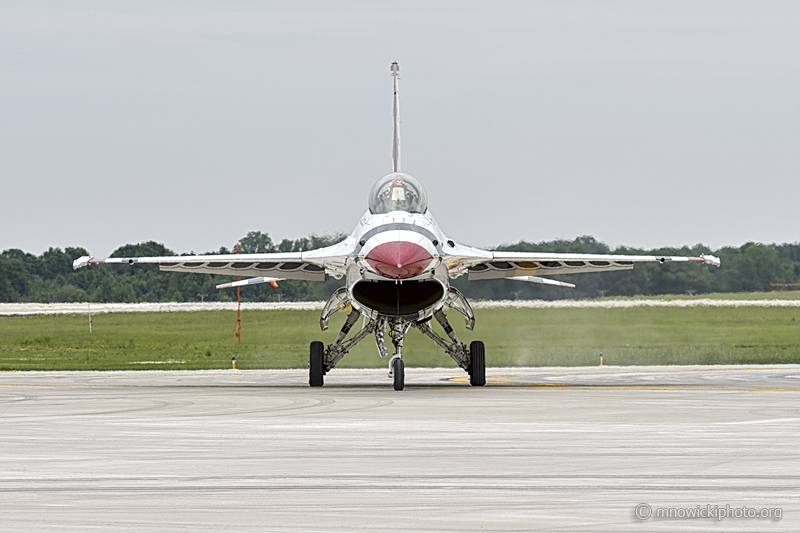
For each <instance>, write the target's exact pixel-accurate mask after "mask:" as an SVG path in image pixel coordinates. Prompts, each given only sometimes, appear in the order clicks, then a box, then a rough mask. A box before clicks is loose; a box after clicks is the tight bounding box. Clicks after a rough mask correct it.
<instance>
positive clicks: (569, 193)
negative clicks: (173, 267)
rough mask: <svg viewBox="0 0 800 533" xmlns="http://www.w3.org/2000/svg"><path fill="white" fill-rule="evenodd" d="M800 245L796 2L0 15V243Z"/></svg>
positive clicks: (125, 8)
mask: <svg viewBox="0 0 800 533" xmlns="http://www.w3.org/2000/svg"><path fill="white" fill-rule="evenodd" d="M394 60H397V61H398V62H399V63H400V66H401V82H400V94H401V119H402V127H401V137H402V170H403V171H405V172H407V173H409V174H412V175H413V176H415V177H416V178H418V179H419V180H421V181H422V183H423V184H424V185H425V187H426V188H427V190H428V196H429V200H430V210H431V212H432V213H433V214H434V215H435V216H436V218H437V220H438V222H439V225H440V226H441V227H442V229H443V230H444V231H445V233H447V234H448V235H449V236H450V237H452V238H454V239H455V240H457V241H460V242H463V243H467V244H472V245H477V246H492V245H497V244H500V243H507V242H516V241H518V240H520V239H525V240H528V241H542V240H550V239H555V238H568V239H571V238H574V237H576V236H578V235H587V234H588V235H593V236H595V237H596V238H597V239H599V240H602V241H605V242H607V243H609V244H610V245H612V246H615V245H620V244H625V245H629V246H637V247H657V246H668V245H683V244H695V243H699V242H702V243H705V244H707V245H709V246H711V247H715V248H716V247H720V246H725V245H736V246H738V245H741V244H743V243H745V242H747V241H751V240H752V241H760V242H796V241H798V240H800V2H798V1H784V2H769V1H763V0H761V1H757V2H741V1H728V0H725V1H720V2H710V1H709V2H703V1H690V2H676V1H664V2H639V1H636V2H599V1H592V2H578V1H571V2H564V1H558V2H534V1H524V2H502V1H491V2H468V1H467V2H465V1H453V2H449V1H447V2H445V1H442V2H432V1H424V2H375V1H363V2H360V1H352V2H345V1H342V2H336V1H319V2H304V1H292V2H255V1H253V2H235V1H225V2H196V1H193V2H175V1H164V0H161V1H158V2H76V1H71V2H53V3H47V2H30V1H24V2H13V1H9V0H2V2H0V201H1V202H2V203H1V204H0V250H2V249H7V248H22V249H23V250H26V251H29V252H33V253H36V254H38V253H41V252H42V251H43V250H46V249H47V248H48V247H50V246H58V247H62V248H63V247H66V246H83V247H86V248H87V249H89V251H90V252H91V253H92V254H93V255H95V256H98V257H100V256H105V255H107V254H109V253H110V252H111V251H113V250H114V249H116V248H117V247H118V246H120V245H122V244H126V243H134V242H141V241H146V240H155V241H158V242H162V243H164V244H166V245H167V246H168V247H170V248H172V249H174V250H176V251H178V252H189V251H195V252H204V251H210V250H214V249H217V248H219V247H220V246H229V247H230V246H232V245H233V244H234V243H235V242H236V240H237V239H239V238H240V237H242V236H243V235H245V234H246V233H247V232H248V231H251V230H260V231H264V232H268V233H269V234H270V235H271V236H272V237H273V239H275V240H280V239H283V238H298V237H302V236H306V235H308V234H310V233H333V232H336V231H344V232H347V233H349V232H350V231H352V228H353V227H354V226H355V224H356V222H357V221H358V219H359V217H360V216H361V215H362V214H363V212H364V210H365V209H366V202H367V193H368V191H369V188H370V187H371V186H372V184H373V183H374V182H375V181H376V180H377V179H378V178H379V177H381V176H382V175H384V174H387V173H389V172H390V171H391V127H392V118H391V106H392V82H391V78H390V76H389V65H390V63H391V62H392V61H394Z"/></svg>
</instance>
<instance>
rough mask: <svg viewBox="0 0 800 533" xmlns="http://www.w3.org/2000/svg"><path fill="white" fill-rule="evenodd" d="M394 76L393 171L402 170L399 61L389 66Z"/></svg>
mask: <svg viewBox="0 0 800 533" xmlns="http://www.w3.org/2000/svg"><path fill="white" fill-rule="evenodd" d="M389 69H390V71H391V73H392V77H393V78H394V113H393V114H394V138H393V140H392V172H400V96H399V95H398V94H397V82H398V80H399V79H400V65H398V64H397V61H395V62H394V63H392V66H391V67H390V68H389Z"/></svg>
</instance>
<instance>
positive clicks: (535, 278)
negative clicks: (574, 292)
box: [510, 276, 575, 289]
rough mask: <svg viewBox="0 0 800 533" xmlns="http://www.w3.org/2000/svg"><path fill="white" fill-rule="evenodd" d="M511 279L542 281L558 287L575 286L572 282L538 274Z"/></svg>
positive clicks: (572, 287)
mask: <svg viewBox="0 0 800 533" xmlns="http://www.w3.org/2000/svg"><path fill="white" fill-rule="evenodd" d="M510 279H515V280H518V281H529V282H531V283H542V284H544V285H555V286H556V287H569V288H570V289H574V288H575V285H573V284H572V283H565V282H563V281H556V280H554V279H547V278H539V277H536V276H515V277H513V278H510Z"/></svg>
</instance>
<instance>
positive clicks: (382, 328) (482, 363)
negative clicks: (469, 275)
mask: <svg viewBox="0 0 800 533" xmlns="http://www.w3.org/2000/svg"><path fill="white" fill-rule="evenodd" d="M445 305H447V306H448V307H450V308H452V309H455V310H456V311H458V312H459V313H461V314H463V315H464V318H465V319H466V321H467V329H469V330H471V329H472V327H473V326H474V325H475V317H474V314H473V313H472V308H471V307H470V305H469V302H467V300H466V298H464V296H462V295H461V293H460V292H458V291H457V290H456V289H454V288H452V287H450V288H449V289H448V294H447V299H446V301H445ZM348 306H350V300H349V298H348V297H347V291H346V290H345V289H344V287H343V288H341V289H339V290H337V291H336V292H335V293H334V294H333V296H331V298H330V299H329V300H328V302H327V303H326V304H325V306H324V307H323V310H322V316H321V318H320V327H321V328H322V330H323V331H325V330H326V329H328V319H329V318H330V317H331V316H332V315H333V314H334V313H336V312H337V311H344V310H346V309H347V308H348ZM360 316H361V312H360V311H358V310H357V309H356V308H354V307H351V309H350V313H349V314H348V315H347V319H346V320H345V322H344V325H342V329H341V331H339V334H338V335H337V336H336V339H335V340H334V341H333V343H331V344H330V345H329V346H328V347H327V348H326V347H325V345H324V344H322V343H321V342H319V341H315V342H312V343H311V348H310V352H309V358H308V384H309V385H311V386H312V387H321V386H322V384H323V382H324V377H325V374H327V373H328V371H330V370H331V369H333V368H334V367H335V366H336V364H337V363H338V362H339V361H341V359H342V357H344V356H345V355H346V354H347V352H349V351H350V350H352V349H353V348H354V347H355V346H356V345H357V344H358V343H359V342H361V341H362V340H364V338H366V337H367V336H368V335H369V334H370V333H373V332H374V333H375V344H376V346H377V348H378V354H379V355H380V356H381V357H382V358H383V357H389V349H388V347H387V346H386V334H387V332H388V334H389V337H390V338H391V341H392V344H393V345H394V349H395V353H394V355H393V356H391V357H390V358H389V377H390V378H392V380H393V382H394V390H403V389H404V388H405V364H404V363H403V355H402V351H403V340H404V339H405V336H406V334H407V333H408V330H409V329H411V327H412V326H413V327H415V328H417V329H418V330H420V331H421V332H422V333H424V334H425V335H427V336H428V337H430V338H431V340H433V342H435V343H436V344H437V345H438V346H439V347H440V348H442V349H444V351H445V352H446V353H447V355H449V356H450V357H452V358H453V360H454V361H455V362H456V364H457V365H458V366H460V367H461V368H462V369H464V370H465V371H466V372H467V373H468V374H469V383H470V385H473V386H475V387H482V386H483V385H485V384H486V356H485V349H484V346H483V342H481V341H472V342H471V343H470V345H469V349H467V347H466V346H465V345H464V343H462V342H461V341H460V340H459V339H458V337H457V336H456V333H455V331H453V328H452V326H450V323H449V322H448V321H447V317H446V316H445V314H444V311H442V309H438V310H436V311H434V313H433V318H435V319H436V321H437V322H438V323H439V324H440V325H441V326H442V329H443V330H444V332H445V333H446V334H447V338H444V337H442V336H440V335H439V334H437V333H436V332H434V331H433V329H431V327H430V324H429V322H430V320H431V316H430V315H428V316H427V317H426V318H422V319H419V320H418V321H416V322H415V321H413V320H412V319H409V317H405V318H401V317H387V316H385V315H384V316H381V315H378V316H376V317H375V318H372V319H370V320H369V322H365V324H364V325H362V327H361V331H359V332H358V333H356V334H355V335H353V337H351V338H350V339H349V340H347V341H345V338H346V337H347V335H348V334H349V333H350V329H351V328H352V327H353V326H354V325H355V323H356V322H357V321H358V319H359V317H360ZM414 320H416V319H414Z"/></svg>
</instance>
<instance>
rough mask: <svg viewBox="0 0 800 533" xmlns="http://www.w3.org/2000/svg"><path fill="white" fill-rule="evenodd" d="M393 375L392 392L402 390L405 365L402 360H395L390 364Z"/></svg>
mask: <svg viewBox="0 0 800 533" xmlns="http://www.w3.org/2000/svg"><path fill="white" fill-rule="evenodd" d="M392 366H393V367H394V368H392V374H393V375H394V390H403V388H404V387H405V385H406V365H405V363H403V360H402V359H395V360H394V363H392Z"/></svg>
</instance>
